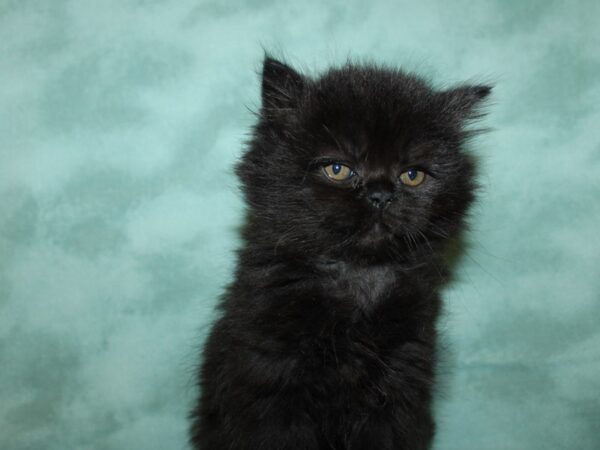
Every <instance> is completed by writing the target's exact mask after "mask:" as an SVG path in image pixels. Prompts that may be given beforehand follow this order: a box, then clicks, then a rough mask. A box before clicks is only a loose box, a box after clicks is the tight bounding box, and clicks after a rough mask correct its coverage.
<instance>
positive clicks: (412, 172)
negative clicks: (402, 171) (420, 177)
mask: <svg viewBox="0 0 600 450" xmlns="http://www.w3.org/2000/svg"><path fill="white" fill-rule="evenodd" d="M408 178H410V179H411V180H414V179H415V178H417V171H416V170H415V169H410V170H409V171H408Z"/></svg>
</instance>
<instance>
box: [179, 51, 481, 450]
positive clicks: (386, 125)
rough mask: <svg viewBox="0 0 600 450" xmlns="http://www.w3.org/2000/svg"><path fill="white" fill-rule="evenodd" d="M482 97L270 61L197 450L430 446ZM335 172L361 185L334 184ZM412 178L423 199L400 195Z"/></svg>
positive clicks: (347, 69)
mask: <svg viewBox="0 0 600 450" xmlns="http://www.w3.org/2000/svg"><path fill="white" fill-rule="evenodd" d="M489 92H490V88H489V87H487V86H461V87H458V88H454V89H450V90H445V91H436V90H434V89H433V88H432V87H431V86H430V85H429V84H428V83H426V82H424V81H423V80H422V79H420V78H418V77H416V76H413V75H409V74H406V73H404V72H401V71H399V70H392V69H388V68H381V67H376V66H372V65H353V64H348V65H345V66H343V67H341V68H334V69H331V70H329V71H327V72H326V73H325V74H323V75H322V76H320V77H318V78H309V77H307V76H305V75H301V74H299V73H298V72H296V71H295V70H294V69H292V68H290V67H288V66H287V65H285V64H283V63H281V62H279V61H276V60H274V59H272V58H270V57H267V58H266V59H265V61H264V67H263V79H262V108H261V110H260V113H259V120H258V123H257V125H256V127H255V129H254V133H253V138H252V140H251V142H250V145H249V146H248V149H247V151H246V153H245V154H244V156H243V158H242V160H241V162H240V164H239V165H238V167H237V173H238V175H239V177H240V179H241V181H242V184H243V192H244V194H245V199H246V201H247V204H248V211H247V221H246V224H245V227H244V229H243V239H244V246H243V247H242V248H241V250H240V252H239V261H238V265H237V271H236V274H235V280H234V281H233V283H232V284H231V286H229V288H228V290H227V292H226V293H225V295H224V296H223V298H222V301H221V304H220V308H221V311H222V315H221V317H220V318H219V320H218V321H217V322H216V323H215V325H214V327H213V329H212V332H211V334H210V336H209V338H208V340H207V342H206V346H205V348H204V354H203V365H202V368H201V371H200V382H199V384H200V389H201V398H200V399H199V401H198V404H197V406H196V408H195V409H194V410H193V412H192V425H191V442H192V444H193V447H194V448H196V449H202V450H225V449H231V450H242V449H248V450H258V449H262V450H291V449H298V450H300V449H303V450H313V449H314V450H316V449H339V450H341V449H348V450H350V449H351V450H359V449H360V450H366V449H377V450H388V449H389V450H392V449H394V450H399V449H409V450H423V449H428V448H430V445H431V441H432V437H433V434H434V422H433V419H432V412H431V397H432V386H433V384H434V366H435V362H436V352H435V347H436V327H435V325H436V318H437V316H438V313H439V310H440V297H439V294H438V292H439V290H440V288H441V287H442V286H443V285H444V283H445V280H446V278H447V264H446V263H445V258H444V255H445V254H446V252H447V250H448V247H449V243H450V242H452V239H454V238H456V236H458V235H459V233H460V232H461V230H462V229H463V227H464V217H465V214H466V212H467V209H468V207H469V205H470V204H471V202H472V200H473V191H474V164H473V161H472V159H471V158H470V157H469V156H468V155H467V154H466V152H465V151H464V150H463V148H462V147H463V144H464V143H465V141H466V139H467V138H468V137H469V136H470V135H471V134H472V130H471V131H468V127H466V125H467V124H468V123H469V121H471V120H472V119H474V118H477V117H479V116H480V115H481V112H480V109H479V108H478V107H479V106H480V104H481V102H482V100H483V99H484V98H485V97H486V96H487V95H488V94H489ZM332 162H341V163H343V164H345V165H347V166H349V167H351V168H352V169H353V170H354V171H355V172H356V176H354V177H353V178H352V179H351V180H350V181H349V182H347V183H337V182H333V181H331V180H330V179H329V178H328V177H327V176H326V174H325V172H324V171H323V167H324V166H326V165H328V164H331V163H332ZM409 168H416V169H418V170H422V171H424V172H425V173H426V177H425V180H424V181H423V183H422V184H421V185H419V186H416V187H410V186H407V185H405V184H403V183H402V182H400V174H401V173H402V172H404V171H406V170H407V169H409ZM382 199H384V200H385V201H382Z"/></svg>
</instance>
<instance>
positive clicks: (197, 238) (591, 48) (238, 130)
mask: <svg viewBox="0 0 600 450" xmlns="http://www.w3.org/2000/svg"><path fill="white" fill-rule="evenodd" d="M599 28H600V2H598V1H597V0H589V1H570V2H567V1H549V0H539V1H516V0H515V1H501V0H496V1H475V0H472V1H466V0H460V1H443V0H438V1H435V0H421V1H419V2H409V1H392V0H388V1H385V0H375V1H358V0H352V1H349V0H338V1H330V2H323V1H318V0H305V1H302V2H301V1H296V2H276V1H273V0H253V1H237V2H228V1H216V0H213V1H208V0H207V1H198V0H172V1H166V0H165V1H159V0H146V1H144V0H106V1H104V0H103V1H92V0H89V1H82V0H79V1H77V0H71V1H66V0H37V1H35V0H0V448H1V449H3V450H4V449H6V450H24V449H36V450H37V449H40V450H65V449H107V450H108V449H126V450H130V449H135V450H137V449H142V450H143V449H156V450H171V449H174V450H179V449H185V448H186V436H185V429H186V420H185V415H186V411H187V408H188V406H189V403H190V400H191V399H192V398H193V397H194V395H195V391H194V385H193V373H194V366H195V364H196V362H197V360H196V355H197V349H198V348H199V346H200V344H201V342H202V340H203V338H204V336H205V333H206V329H207V326H208V325H209V324H210V322H211V319H212V317H213V313H212V310H213V306H214V303H215V297H216V296H217V295H218V294H219V292H220V291H221V289H222V286H223V284H224V283H226V282H227V280H228V279H229V278H230V273H231V269H232V267H233V250H234V248H235V247H236V245H237V242H238V241H237V237H236V227H237V226H238V225H239V223H240V220H241V217H242V203H241V200H240V197H239V194H238V193H237V191H236V180H235V178H234V177H233V175H232V170H231V167H232V164H233V163H234V162H235V160H236V158H237V156H238V155H239V151H240V146H241V143H242V142H243V141H244V139H245V138H246V136H247V131H248V127H249V125H250V124H251V123H252V121H253V116H252V114H251V113H250V112H249V109H253V108H256V107H257V104H258V100H259V83H258V77H257V74H256V72H257V71H258V70H259V69H260V60H261V58H262V52H263V50H262V47H264V48H267V49H269V50H270V51H272V52H274V53H275V54H276V55H278V56H283V57H285V58H286V59H287V61H288V62H290V63H291V64H293V65H296V66H297V67H300V68H301V69H303V70H307V71H309V72H312V71H316V70H320V69H323V68H325V67H326V66H328V65H329V64H332V63H340V62H343V61H345V60H346V58H347V57H349V56H350V57H353V58H357V59H370V60H375V61H378V62H382V63H387V64H390V65H401V66H403V67H406V68H408V69H410V70H416V71H418V72H420V73H422V74H424V75H426V76H428V77H430V78H431V79H432V80H433V81H434V82H436V83H437V84H438V85H440V86H441V85H445V84H451V83H454V82H457V81H460V80H463V79H472V80H475V81H487V82H494V83H495V84H496V89H495V91H494V96H493V102H492V103H493V104H492V105H491V107H490V111H491V115H490V116H489V117H488V119H486V121H485V123H486V125H488V126H490V127H492V128H493V129H494V131H492V132H491V133H490V134H488V135H486V136H484V137H482V138H479V139H478V140H477V142H476V143H475V144H476V145H474V146H473V147H474V151H475V152H476V153H477V154H478V155H479V156H480V160H481V163H482V167H483V173H484V175H483V177H482V180H481V181H482V184H483V187H484V189H483V193H482V196H481V198H480V202H479V204H478V205H477V207H476V208H475V211H474V212H475V214H474V220H473V231H472V233H471V235H470V240H471V242H472V247H471V249H470V252H469V257H467V258H465V259H464V261H463V262H462V265H461V267H460V273H459V280H458V282H457V283H456V284H455V285H454V287H453V288H452V289H450V290H449V291H448V292H447V295H446V299H447V314H446V317H445V318H444V321H443V324H442V328H443V330H444V332H445V334H446V336H447V342H448V346H449V347H450V348H451V349H452V352H449V353H448V357H447V359H448V363H447V366H446V367H451V368H452V370H446V369H445V373H446V376H445V379H446V381H445V384H446V388H445V393H444V395H443V396H440V398H439V400H438V403H437V405H438V406H437V416H438V421H439V435H438V438H437V442H436V450H488V449H489V450H491V449H498V450H505V449H506V450H513V449H514V450H537V449H539V450H553V449H568V450H592V449H599V448H600V329H599V325H598V324H599V320H600V237H599V234H600V233H599V231H598V230H599V229H600V106H599V104H600V75H599V74H600V33H599V31H598V29H599ZM374 450H375V449H374Z"/></svg>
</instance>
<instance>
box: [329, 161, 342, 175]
mask: <svg viewBox="0 0 600 450" xmlns="http://www.w3.org/2000/svg"><path fill="white" fill-rule="evenodd" d="M341 170H342V165H341V164H337V163H336V164H332V165H331V171H332V172H333V173H334V174H335V175H337V174H338V173H340V171H341Z"/></svg>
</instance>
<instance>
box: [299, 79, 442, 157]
mask: <svg viewBox="0 0 600 450" xmlns="http://www.w3.org/2000/svg"><path fill="white" fill-rule="evenodd" d="M313 89H314V91H313V93H312V94H313V95H311V98H312V99H313V101H312V102H311V103H309V105H308V108H307V111H306V113H307V115H308V117H309V119H308V120H307V128H308V131H309V132H310V133H312V134H313V135H316V136H318V137H319V138H320V140H321V141H322V142H323V143H326V144H327V146H329V147H331V146H332V145H335V146H336V147H338V150H341V151H342V152H344V153H346V154H349V156H352V157H353V158H354V159H359V160H360V159H364V158H366V157H368V156H371V157H376V156H389V153H390V152H392V153H394V154H398V153H404V152H409V151H410V152H416V153H419V152H421V153H422V152H425V151H426V150H427V148H428V147H429V146H430V145H424V143H427V142H429V141H431V139H432V138H434V137H435V134H436V133H435V126H436V123H437V122H438V119H437V112H438V111H437V108H436V105H435V101H434V95H433V92H432V91H431V90H430V89H429V88H428V87H427V86H426V85H424V84H423V83H422V82H421V81H417V80H413V79H412V78H410V77H407V76H405V75H403V74H401V73H399V72H395V71H387V70H376V69H372V68H371V69H359V68H354V67H349V68H344V69H340V70H336V71H332V72H329V73H328V74H326V75H325V76H324V77H323V78H321V79H319V80H317V81H316V82H315V84H314V85H313Z"/></svg>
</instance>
